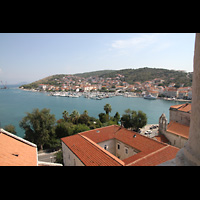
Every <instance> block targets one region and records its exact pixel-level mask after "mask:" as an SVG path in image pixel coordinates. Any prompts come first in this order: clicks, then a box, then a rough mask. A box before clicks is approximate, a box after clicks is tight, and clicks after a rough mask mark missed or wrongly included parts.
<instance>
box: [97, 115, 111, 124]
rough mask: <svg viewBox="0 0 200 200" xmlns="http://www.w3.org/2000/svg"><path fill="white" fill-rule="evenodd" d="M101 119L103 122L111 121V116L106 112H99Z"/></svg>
mask: <svg viewBox="0 0 200 200" xmlns="http://www.w3.org/2000/svg"><path fill="white" fill-rule="evenodd" d="M99 120H100V122H101V123H106V122H108V121H109V116H108V115H107V114H105V113H100V114H99Z"/></svg>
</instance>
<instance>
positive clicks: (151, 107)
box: [0, 85, 182, 138]
mask: <svg viewBox="0 0 200 200" xmlns="http://www.w3.org/2000/svg"><path fill="white" fill-rule="evenodd" d="M8 88H9V89H0V127H1V128H4V126H5V125H8V124H12V125H14V126H15V129H16V132H17V135H18V136H19V137H22V138H23V137H24V130H23V129H21V128H20V127H19V122H20V121H21V120H22V118H23V117H25V116H26V113H27V112H32V110H33V109H34V108H39V109H43V108H48V109H50V113H51V114H54V115H55V118H56V120H58V119H60V118H62V113H63V111H64V110H66V111H68V112H69V114H71V112H72V111H73V110H77V111H78V112H79V113H80V114H82V113H83V112H84V110H87V111H88V114H89V116H92V117H96V118H98V114H99V113H101V112H105V111H104V105H105V104H107V103H108V104H110V105H111V107H112V112H111V113H110V115H111V116H114V115H115V113H116V112H119V114H120V116H122V115H123V114H124V113H125V112H124V111H125V110H126V109H128V108H130V109H131V110H136V111H138V110H141V111H143V112H144V113H146V115H147V118H148V121H147V123H148V124H158V121H159V117H160V116H161V115H162V113H165V115H166V117H167V119H168V121H169V108H170V106H171V105H177V104H182V102H175V101H165V100H161V99H157V100H147V99H143V98H127V97H123V96H115V97H112V98H105V99H102V100H93V99H87V98H84V97H83V96H81V97H79V98H69V97H59V96H58V97H55V96H49V93H45V92H44V93H42V92H32V91H24V90H21V89H19V88H18V86H16V85H10V86H8Z"/></svg>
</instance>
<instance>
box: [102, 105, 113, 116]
mask: <svg viewBox="0 0 200 200" xmlns="http://www.w3.org/2000/svg"><path fill="white" fill-rule="evenodd" d="M104 110H105V111H106V115H109V113H110V112H111V111H112V108H111V105H110V104H106V105H105V106H104Z"/></svg>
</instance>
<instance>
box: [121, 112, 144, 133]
mask: <svg viewBox="0 0 200 200" xmlns="http://www.w3.org/2000/svg"><path fill="white" fill-rule="evenodd" d="M125 113H126V114H123V115H122V117H121V121H122V123H123V125H124V127H125V128H131V129H132V130H135V131H138V130H139V128H142V127H144V126H145V125H146V124H147V116H146V114H145V113H144V112H142V111H140V110H139V111H138V112H136V111H134V110H130V109H127V110H125Z"/></svg>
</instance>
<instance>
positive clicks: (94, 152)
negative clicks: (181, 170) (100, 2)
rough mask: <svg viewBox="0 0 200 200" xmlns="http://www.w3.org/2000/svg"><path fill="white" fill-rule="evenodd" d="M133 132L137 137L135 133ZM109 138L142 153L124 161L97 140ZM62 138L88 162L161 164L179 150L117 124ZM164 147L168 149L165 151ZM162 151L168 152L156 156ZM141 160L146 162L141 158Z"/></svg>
mask: <svg viewBox="0 0 200 200" xmlns="http://www.w3.org/2000/svg"><path fill="white" fill-rule="evenodd" d="M134 135H135V136H136V137H133V136H134ZM110 139H117V140H119V141H121V142H123V143H125V144H127V145H129V146H131V147H133V148H134V149H137V150H138V151H139V153H137V154H135V155H133V156H131V157H129V158H127V159H124V160H122V161H121V160H120V159H118V158H117V157H116V156H114V155H112V154H111V153H109V152H108V151H106V150H104V149H103V148H102V147H100V146H99V145H98V144H97V143H100V142H103V141H106V140H110ZM61 140H62V141H63V142H64V143H65V144H66V145H67V146H68V147H69V148H70V149H71V151H72V152H73V153H74V154H75V155H76V156H77V157H78V158H79V159H80V160H81V161H82V162H83V163H84V164H85V165H86V166H92V165H94V166H98V165H101V166H102V165H103V166H105V165H106V166H108V165H112V166H120V165H132V164H133V165H134V164H136V161H137V162H138V163H141V164H142V165H148V164H149V163H151V164H154V165H158V164H160V163H162V162H165V161H168V160H170V159H173V158H174V157H175V153H177V151H178V150H179V149H178V148H176V147H172V148H173V151H172V150H171V146H170V145H168V144H165V143H162V142H159V141H156V140H153V139H151V138H148V137H145V136H142V135H140V134H138V133H136V132H133V131H129V130H127V129H125V128H122V127H120V126H116V125H112V126H108V127H103V128H99V129H94V130H90V131H86V132H82V133H79V134H77V135H73V136H69V137H65V138H62V139H61ZM165 148H166V150H165V151H164V149H165ZM168 150H169V152H168ZM160 151H162V154H163V155H165V156H164V157H162V159H161V158H160V157H157V158H156V155H157V153H159V155H160V154H161V153H160ZM167 152H168V153H167ZM153 155H154V156H153ZM147 158H148V159H147ZM143 159H144V160H143ZM142 160H143V162H141V161H142ZM150 160H151V161H150ZM139 161H140V162H139ZM145 163H146V164H145Z"/></svg>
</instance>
